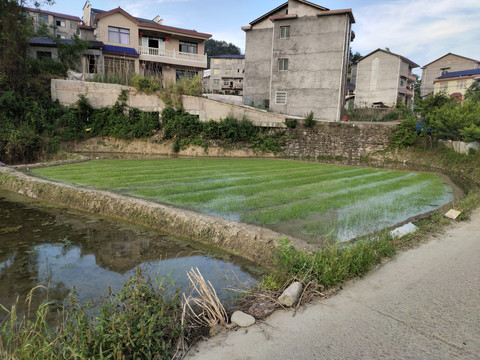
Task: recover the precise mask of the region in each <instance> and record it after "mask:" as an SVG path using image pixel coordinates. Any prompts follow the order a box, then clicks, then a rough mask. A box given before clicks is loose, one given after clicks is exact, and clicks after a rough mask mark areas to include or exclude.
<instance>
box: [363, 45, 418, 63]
mask: <svg viewBox="0 0 480 360" xmlns="http://www.w3.org/2000/svg"><path fill="white" fill-rule="evenodd" d="M377 51H383V52H384V53H387V54H390V55H393V56H396V57H399V58H400V59H402V60H403V61H405V62H408V63H409V64H410V65H412V67H414V68H416V67H419V66H420V65H418V64H417V63H414V62H413V61H412V60H410V59H408V58H406V57H405V56H402V55H398V54H395V53H393V52H391V51H388V50H383V49H380V48H378V49H377V50H373V51H372V52H371V53H368V54H367V55H365V56H363V57H361V58H360V59H358V61H357V63H358V62H360V61H362V60H363V59H365V58H367V57H369V56H370V55H372V54H374V53H376V52H377Z"/></svg>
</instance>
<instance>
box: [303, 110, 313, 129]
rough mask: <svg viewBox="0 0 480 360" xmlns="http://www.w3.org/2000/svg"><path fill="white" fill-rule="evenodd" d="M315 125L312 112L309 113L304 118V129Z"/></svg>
mask: <svg viewBox="0 0 480 360" xmlns="http://www.w3.org/2000/svg"><path fill="white" fill-rule="evenodd" d="M313 125H315V122H314V120H313V111H310V113H308V115H307V116H306V117H305V126H306V127H313Z"/></svg>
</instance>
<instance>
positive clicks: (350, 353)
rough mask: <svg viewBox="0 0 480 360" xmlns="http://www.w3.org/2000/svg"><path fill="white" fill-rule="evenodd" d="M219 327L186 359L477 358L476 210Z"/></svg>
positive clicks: (479, 241) (479, 230) (479, 237)
mask: <svg viewBox="0 0 480 360" xmlns="http://www.w3.org/2000/svg"><path fill="white" fill-rule="evenodd" d="M326 303H328V304H329V305H328V306H327V305H322V304H313V305H309V306H307V307H306V308H304V309H300V310H299V311H298V312H297V314H296V315H295V316H293V312H291V311H277V312H275V313H274V314H273V315H272V316H270V317H269V318H268V319H267V320H266V321H265V322H263V323H260V324H257V325H254V326H253V327H250V328H248V329H239V330H237V331H231V332H228V333H224V334H220V335H218V336H217V337H215V338H212V339H210V340H208V341H206V342H202V343H200V344H198V345H197V346H196V348H194V349H192V351H191V352H190V355H189V357H188V358H189V359H196V360H200V359H208V360H215V359H222V360H246V359H252V360H253V359H262V360H263V359H275V360H278V359H422V360H423V359H432V360H433V359H435V360H437V359H472V360H473V359H480V212H479V211H477V212H475V213H474V214H473V216H472V219H471V220H470V221H469V222H468V223H458V224H455V225H454V226H452V227H451V228H449V230H447V231H446V232H445V233H444V234H442V235H441V236H438V237H437V238H432V239H431V241H429V242H428V243H426V244H424V245H422V246H420V247H419V248H417V249H414V250H410V251H407V252H405V253H402V254H400V255H397V256H396V257H395V259H394V260H393V261H391V262H389V263H387V264H385V265H384V266H382V267H381V268H380V269H378V270H376V271H374V272H372V273H371V274H369V275H368V276H366V277H365V278H363V279H361V280H357V281H353V282H350V283H348V284H347V285H346V286H345V287H344V290H343V291H342V292H340V293H339V294H337V295H336V296H334V297H332V298H330V299H328V300H326Z"/></svg>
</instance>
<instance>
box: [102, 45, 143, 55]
mask: <svg viewBox="0 0 480 360" xmlns="http://www.w3.org/2000/svg"><path fill="white" fill-rule="evenodd" d="M103 52H104V53H107V54H115V55H124V56H131V57H138V56H140V54H139V53H138V52H137V50H135V49H134V48H131V47H125V46H114V45H103Z"/></svg>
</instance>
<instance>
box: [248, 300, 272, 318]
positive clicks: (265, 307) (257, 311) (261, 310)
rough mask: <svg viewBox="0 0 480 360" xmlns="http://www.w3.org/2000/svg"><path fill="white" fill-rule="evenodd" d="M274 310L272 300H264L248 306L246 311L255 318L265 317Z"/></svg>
mask: <svg viewBox="0 0 480 360" xmlns="http://www.w3.org/2000/svg"><path fill="white" fill-rule="evenodd" d="M274 311H275V304H274V303H273V301H266V302H262V303H256V304H253V305H252V306H250V308H249V309H248V313H249V314H250V315H252V316H253V317H255V318H257V319H263V318H266V317H267V316H268V315H270V314H271V313H273V312H274Z"/></svg>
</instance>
